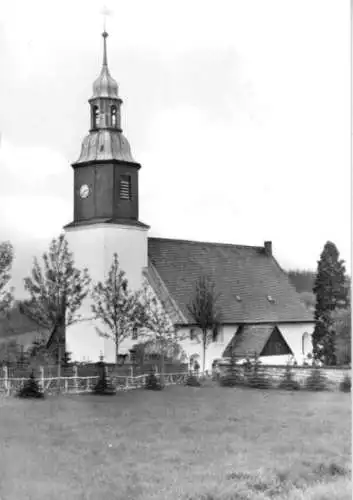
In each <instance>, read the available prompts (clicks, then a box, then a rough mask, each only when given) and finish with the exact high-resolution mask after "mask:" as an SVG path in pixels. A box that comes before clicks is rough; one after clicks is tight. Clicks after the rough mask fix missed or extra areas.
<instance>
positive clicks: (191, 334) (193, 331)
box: [190, 328, 196, 340]
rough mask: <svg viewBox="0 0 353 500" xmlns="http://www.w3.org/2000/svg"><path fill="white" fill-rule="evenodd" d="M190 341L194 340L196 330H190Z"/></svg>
mask: <svg viewBox="0 0 353 500" xmlns="http://www.w3.org/2000/svg"><path fill="white" fill-rule="evenodd" d="M190 340H196V329H195V328H190Z"/></svg>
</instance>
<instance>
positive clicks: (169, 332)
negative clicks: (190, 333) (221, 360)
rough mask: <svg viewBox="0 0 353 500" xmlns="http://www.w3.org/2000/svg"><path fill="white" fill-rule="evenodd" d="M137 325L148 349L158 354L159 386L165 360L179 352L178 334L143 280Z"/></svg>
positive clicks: (162, 377) (162, 381) (162, 379)
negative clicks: (150, 348)
mask: <svg viewBox="0 0 353 500" xmlns="http://www.w3.org/2000/svg"><path fill="white" fill-rule="evenodd" d="M138 321H139V323H138V325H139V327H140V334H141V336H142V337H144V338H145V339H148V340H147V341H146V343H145V345H147V346H148V347H152V348H153V349H154V350H155V351H156V352H157V353H158V354H160V362H161V364H160V374H161V384H162V385H163V384H164V371H165V358H166V357H167V356H169V357H172V356H173V354H175V353H176V352H177V351H179V352H181V351H180V344H179V341H180V340H182V337H181V335H180V332H179V331H178V329H177V328H176V326H175V325H174V324H173V322H172V321H171V319H170V317H169V315H168V314H167V312H166V310H165V307H164V306H163V304H162V303H161V302H160V301H159V300H158V299H157V297H156V295H155V294H154V293H153V291H152V289H151V287H150V285H149V284H148V282H147V281H146V280H145V281H144V283H143V286H142V291H141V293H140V295H139V312H138Z"/></svg>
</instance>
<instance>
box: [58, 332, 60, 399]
mask: <svg viewBox="0 0 353 500" xmlns="http://www.w3.org/2000/svg"><path fill="white" fill-rule="evenodd" d="M60 380H61V343H60V340H59V342H58V393H59V392H60V386H61V383H60Z"/></svg>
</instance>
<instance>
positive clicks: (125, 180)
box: [120, 175, 131, 200]
mask: <svg viewBox="0 0 353 500" xmlns="http://www.w3.org/2000/svg"><path fill="white" fill-rule="evenodd" d="M120 199H122V200H131V177H130V175H122V176H121V177H120Z"/></svg>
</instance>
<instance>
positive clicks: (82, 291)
mask: <svg viewBox="0 0 353 500" xmlns="http://www.w3.org/2000/svg"><path fill="white" fill-rule="evenodd" d="M24 282H25V289H26V290H27V292H28V293H29V295H30V298H29V299H28V300H25V301H23V302H22V303H21V311H22V312H23V313H24V314H26V315H27V316H28V317H30V318H31V319H32V320H33V321H35V322H36V323H37V325H39V326H40V327H42V328H44V329H45V330H49V331H50V332H51V334H55V335H56V334H57V343H58V344H59V343H61V342H64V339H65V328H66V327H67V326H69V325H72V324H73V323H76V322H77V321H80V320H81V317H80V315H79V312H78V311H79V309H80V307H81V305H82V302H83V300H84V299H85V298H86V297H87V295H88V293H89V285H90V278H89V275H88V271H87V269H84V270H82V271H81V270H79V269H77V268H76V267H75V262H74V258H73V254H72V253H71V252H70V251H69V247H68V242H67V240H66V239H65V236H64V235H63V234H61V235H60V236H59V237H58V238H56V239H53V240H52V242H51V243H50V246H49V250H48V252H45V253H44V254H43V263H42V265H41V264H40V263H39V261H38V259H37V258H35V259H34V264H33V268H32V276H31V277H27V278H25V280H24Z"/></svg>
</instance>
